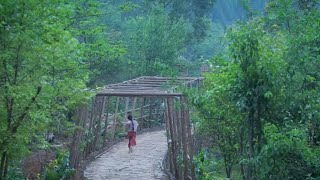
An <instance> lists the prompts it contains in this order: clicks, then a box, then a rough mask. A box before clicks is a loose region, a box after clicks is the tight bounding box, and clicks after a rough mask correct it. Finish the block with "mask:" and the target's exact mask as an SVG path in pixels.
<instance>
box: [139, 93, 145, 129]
mask: <svg viewBox="0 0 320 180" xmlns="http://www.w3.org/2000/svg"><path fill="white" fill-rule="evenodd" d="M145 103H146V98H145V97H144V98H142V105H141V112H140V119H141V126H140V127H141V128H144V127H145V122H144V119H143V116H144V106H145Z"/></svg>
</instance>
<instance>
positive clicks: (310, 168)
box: [256, 124, 320, 179]
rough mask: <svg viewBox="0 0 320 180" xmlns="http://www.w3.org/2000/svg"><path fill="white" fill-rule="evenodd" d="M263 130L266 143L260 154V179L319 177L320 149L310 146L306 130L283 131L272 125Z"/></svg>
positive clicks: (258, 162) (258, 167)
mask: <svg viewBox="0 0 320 180" xmlns="http://www.w3.org/2000/svg"><path fill="white" fill-rule="evenodd" d="M264 130H265V135H266V139H267V144H266V145H264V146H263V148H262V150H261V152H260V154H259V156H258V157H257V166H256V167H257V170H258V173H257V176H258V179H318V178H320V166H319V162H320V158H319V157H320V156H319V152H320V151H319V150H320V149H319V148H318V149H312V148H310V147H308V145H307V142H306V134H305V133H304V131H302V130H301V129H297V128H294V129H292V130H289V131H288V132H283V130H282V131H281V130H280V129H279V128H278V127H277V126H275V125H273V124H267V125H266V127H265V129H264Z"/></svg>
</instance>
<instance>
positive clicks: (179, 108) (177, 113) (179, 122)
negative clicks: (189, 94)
mask: <svg viewBox="0 0 320 180" xmlns="http://www.w3.org/2000/svg"><path fill="white" fill-rule="evenodd" d="M176 102H177V104H178V105H179V106H178V107H177V108H178V109H177V111H176V113H175V115H176V122H177V134H178V142H177V143H178V153H179V155H182V154H183V150H182V136H183V134H182V130H181V102H180V99H178V98H177V99H176ZM183 170H184V169H183V166H180V168H179V175H180V178H181V179H185V178H184V174H183Z"/></svg>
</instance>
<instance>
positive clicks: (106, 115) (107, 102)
mask: <svg viewBox="0 0 320 180" xmlns="http://www.w3.org/2000/svg"><path fill="white" fill-rule="evenodd" d="M109 100H110V97H109V96H107V97H106V100H105V109H106V114H105V116H104V117H105V120H104V130H103V146H106V143H107V141H106V140H107V131H108V117H109Z"/></svg>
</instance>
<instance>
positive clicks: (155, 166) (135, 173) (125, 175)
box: [84, 130, 167, 180]
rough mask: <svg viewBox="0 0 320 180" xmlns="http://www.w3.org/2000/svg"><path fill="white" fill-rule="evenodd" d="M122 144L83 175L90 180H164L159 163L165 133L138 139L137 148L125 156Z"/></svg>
mask: <svg viewBox="0 0 320 180" xmlns="http://www.w3.org/2000/svg"><path fill="white" fill-rule="evenodd" d="M127 144H128V140H127V139H126V141H122V142H120V143H118V144H116V145H114V146H113V147H111V149H109V150H108V151H107V152H105V153H104V154H102V155H101V156H99V157H98V158H97V159H95V160H94V161H93V162H92V163H91V164H89V165H88V166H87V168H86V170H85V172H84V175H85V177H86V179H89V180H104V179H112V180H152V179H157V180H166V179H167V177H166V175H165V173H164V172H163V171H162V170H161V169H162V168H161V163H162V160H163V158H164V156H165V153H166V151H167V138H166V135H165V131H163V130H161V131H154V132H147V133H143V134H138V135H137V146H136V147H135V148H134V150H133V153H131V154H129V153H128V145H127Z"/></svg>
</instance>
